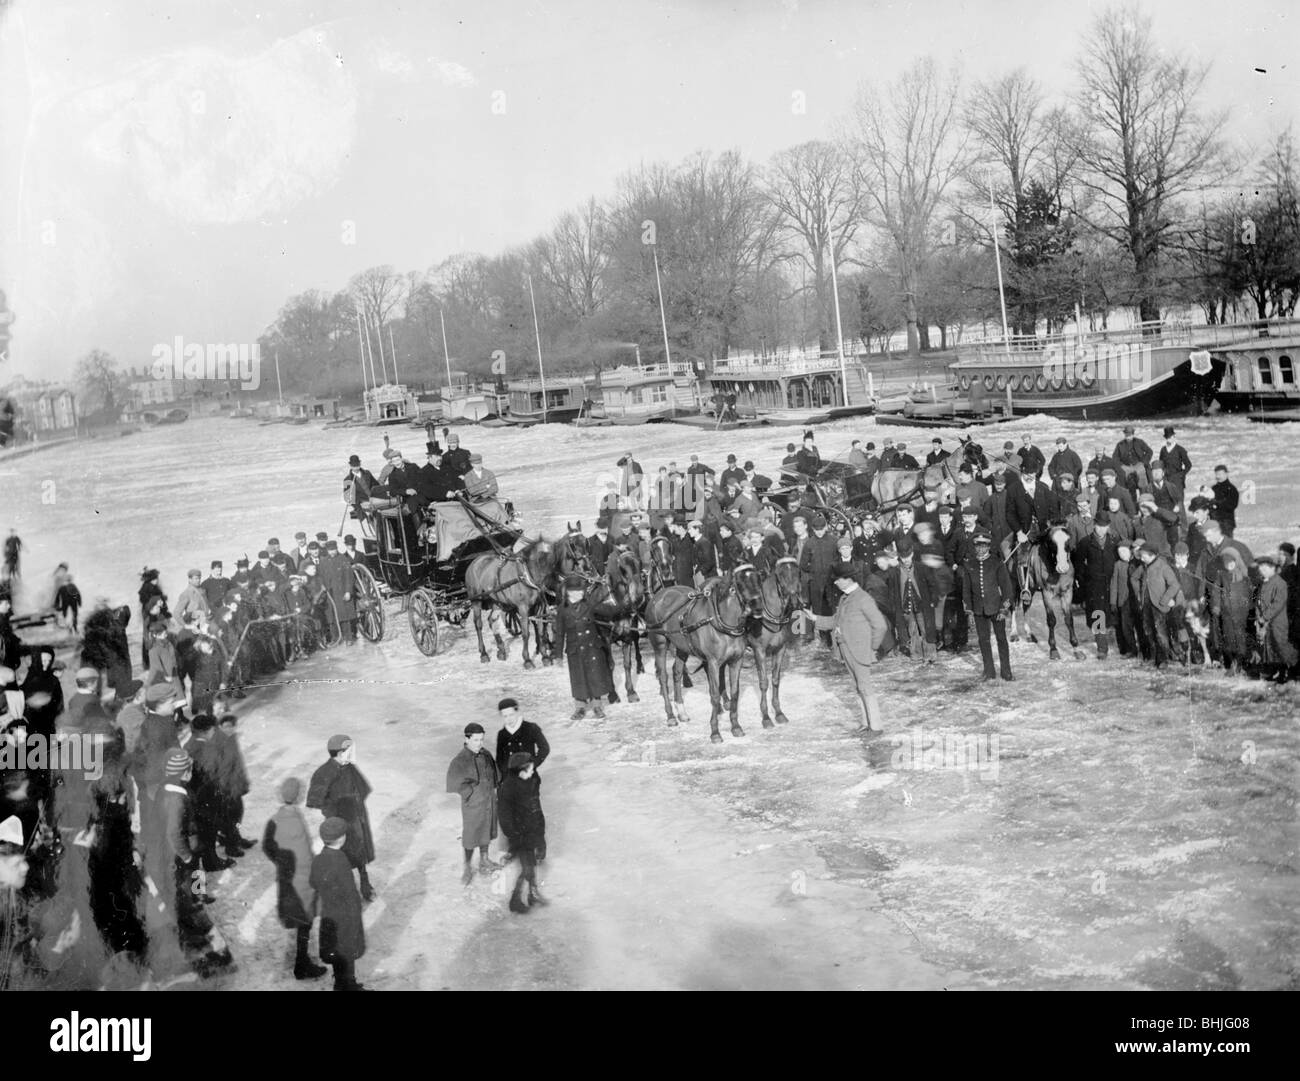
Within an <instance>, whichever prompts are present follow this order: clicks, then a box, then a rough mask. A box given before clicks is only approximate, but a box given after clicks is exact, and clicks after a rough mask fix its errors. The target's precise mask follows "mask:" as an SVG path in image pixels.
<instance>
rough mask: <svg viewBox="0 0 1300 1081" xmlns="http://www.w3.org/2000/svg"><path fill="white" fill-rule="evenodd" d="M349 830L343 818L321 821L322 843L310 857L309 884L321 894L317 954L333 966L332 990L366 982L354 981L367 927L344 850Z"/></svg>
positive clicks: (350, 988) (360, 987) (357, 987)
mask: <svg viewBox="0 0 1300 1081" xmlns="http://www.w3.org/2000/svg"><path fill="white" fill-rule="evenodd" d="M348 833H349V829H348V823H347V822H346V821H345V820H344V819H342V818H327V819H325V821H324V822H322V823H321V824H320V839H321V841H322V843H324V845H325V847H324V848H323V849H322V850H321V853H320V855H318V856H317V857H316V858H315V859H314V860H312V861H311V875H310V876H309V878H308V884H309V885H310V886H311V888H312V889H314V890H315V891H316V894H317V896H318V897H319V898H320V955H321V960H323V961H328V962H329V963H330V964H331V965H333V966H334V990H335V991H364V990H365V986H364V985H363V984H359V983H357V971H356V963H357V961H358V960H359V959H360V958H361V957H362V956H364V955H365V952H366V929H365V926H364V924H362V922H361V894H359V893H358V892H357V884H356V881H355V880H354V879H353V877H352V861H351V860H350V859H349V858H348V857H347V856H345V855H344V854H343V846H344V844H345V843H346V842H347V839H348Z"/></svg>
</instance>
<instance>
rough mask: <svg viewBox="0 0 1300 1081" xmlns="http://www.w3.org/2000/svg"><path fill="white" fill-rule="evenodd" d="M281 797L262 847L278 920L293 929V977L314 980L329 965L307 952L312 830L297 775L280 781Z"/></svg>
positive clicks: (312, 897)
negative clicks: (272, 879) (271, 874)
mask: <svg viewBox="0 0 1300 1081" xmlns="http://www.w3.org/2000/svg"><path fill="white" fill-rule="evenodd" d="M280 799H281V800H282V801H283V804H282V806H281V807H280V809H279V810H278V811H276V812H275V814H274V816H272V818H271V819H270V821H269V822H267V824H266V831H265V832H264V833H263V834H262V851H263V852H265V853H266V857H267V859H269V860H270V861H271V862H272V863H273V864H275V884H276V889H277V891H278V896H277V904H276V908H277V910H278V912H279V916H280V922H281V923H282V924H284V926H285V927H287V928H289V930H291V931H293V933H294V961H293V975H294V978H295V979H299V980H316V979H319V978H320V977H321V976H324V975H325V973H326V972H328V971H329V969H327V968H326V967H325V966H324V965H318V964H316V962H315V961H313V960H312V959H311V957H310V956H309V955H308V953H307V940H308V938H309V937H310V936H311V925H312V922H313V921H314V920H315V919H316V891H315V890H314V889H313V888H312V884H311V871H312V853H311V834H310V833H309V832H308V830H307V819H306V818H304V817H303V813H302V811H301V810H300V809H299V808H298V806H297V803H298V801H299V800H300V799H302V782H301V781H300V780H298V778H297V777H288V778H286V779H285V780H284V782H283V783H282V784H281V785H280Z"/></svg>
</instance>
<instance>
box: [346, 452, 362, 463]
mask: <svg viewBox="0 0 1300 1081" xmlns="http://www.w3.org/2000/svg"><path fill="white" fill-rule="evenodd" d="M360 464H361V459H360V458H358V457H357V456H356V455H355V454H353V455H352V456H351V457H349V458H348V465H350V466H359V465H360Z"/></svg>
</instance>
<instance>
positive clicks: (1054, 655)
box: [1047, 649, 1061, 661]
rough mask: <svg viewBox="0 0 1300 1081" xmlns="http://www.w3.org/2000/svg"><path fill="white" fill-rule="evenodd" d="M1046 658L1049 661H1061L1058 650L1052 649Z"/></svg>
mask: <svg viewBox="0 0 1300 1081" xmlns="http://www.w3.org/2000/svg"><path fill="white" fill-rule="evenodd" d="M1047 656H1048V659H1049V660H1053V661H1059V660H1060V659H1061V651H1060V650H1059V649H1054V650H1052V651H1051V653H1049V654H1048V655H1047Z"/></svg>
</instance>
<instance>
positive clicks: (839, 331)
mask: <svg viewBox="0 0 1300 1081" xmlns="http://www.w3.org/2000/svg"><path fill="white" fill-rule="evenodd" d="M822 206H823V208H824V209H825V211H826V245H827V247H829V248H830V257H831V294H832V296H834V298H835V351H836V352H837V353H839V357H840V393H841V394H842V395H843V398H844V404H845V405H848V404H849V373H848V371H847V369H846V368H845V367H844V328H843V326H842V325H841V324H840V280H839V276H838V275H837V274H836V273H835V236H834V234H833V233H832V232H831V208H830V203H826V202H824V203H822Z"/></svg>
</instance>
